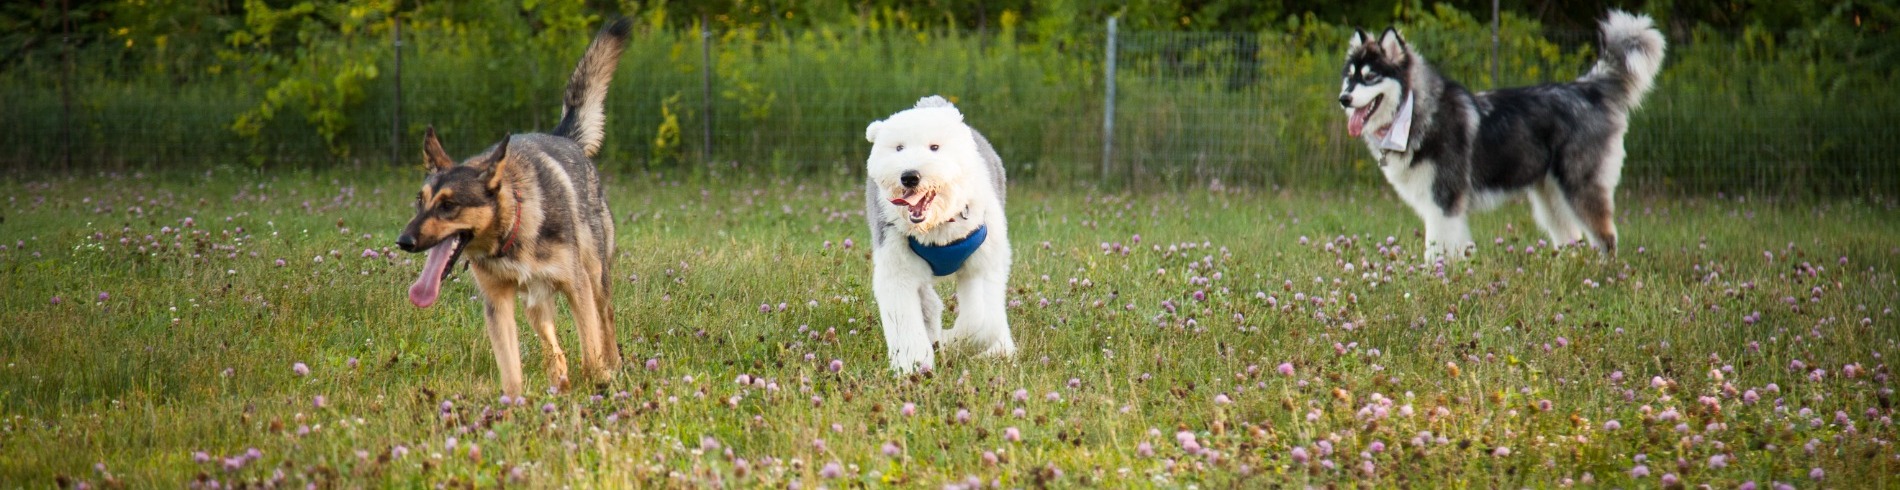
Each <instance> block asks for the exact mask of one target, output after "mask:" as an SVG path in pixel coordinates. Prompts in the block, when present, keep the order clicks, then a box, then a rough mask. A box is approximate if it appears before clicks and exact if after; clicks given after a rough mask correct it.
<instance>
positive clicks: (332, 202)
mask: <svg viewBox="0 0 1900 490" xmlns="http://www.w3.org/2000/svg"><path fill="white" fill-rule="evenodd" d="M417 177H418V176H416V175H411V174H408V173H400V174H398V173H379V172H370V173H343V172H337V173H318V174H309V173H293V174H271V173H262V174H257V173H251V172H249V171H242V172H235V173H234V172H231V171H226V170H217V171H210V172H205V173H193V174H179V175H164V176H142V175H114V174H86V175H62V176H57V177H33V178H22V177H12V178H10V179H9V180H6V181H0V194H4V195H5V196H6V201H5V203H4V204H3V205H0V218H3V219H4V221H0V238H3V240H0V242H3V244H4V245H5V248H4V249H3V250H0V282H4V283H5V287H0V311H4V312H5V313H4V322H3V323H4V326H3V327H0V328H3V329H4V333H0V486H5V487H36V488H44V487H47V486H52V485H56V484H58V485H67V484H77V483H79V482H85V483H88V484H90V485H92V486H95V487H98V486H111V485H113V484H122V485H123V486H125V487H128V488H147V487H161V488H163V487H178V486H186V485H209V484H210V483H212V482H216V483H218V484H219V485H221V486H225V487H229V486H233V485H238V484H278V485H279V486H286V485H287V486H297V487H302V486H305V485H306V484H308V483H315V484H317V485H318V486H319V487H322V486H337V487H345V488H349V487H383V486H402V487H420V486H424V485H436V484H446V485H447V486H451V487H461V486H470V485H472V486H482V487H487V486H496V485H510V486H514V485H526V486H532V487H552V486H570V485H571V486H577V487H597V486H606V487H621V486H633V485H638V486H713V485H714V484H715V482H716V483H719V484H725V485H736V486H772V487H786V486H794V485H796V486H803V487H808V488H809V487H815V486H822V487H834V488H836V487H856V486H870V487H883V486H928V487H939V486H949V485H964V484H969V483H978V482H981V483H983V484H1000V485H1001V486H1004V487H1034V486H1043V485H1045V484H1046V485H1050V486H1060V487H1067V486H1107V487H1121V486H1189V485H1202V486H1210V487H1229V486H1243V485H1244V486H1261V485H1267V484H1276V483H1277V484H1285V485H1289V486H1306V485H1317V486H1325V485H1331V484H1342V485H1351V484H1355V483H1358V482H1365V483H1369V484H1371V485H1376V486H1394V485H1413V486H1424V487H1438V486H1470V487H1503V486H1511V487H1516V486H1537V487H1547V486H1558V485H1567V484H1570V483H1578V484H1582V483H1587V482H1595V483H1596V484H1598V485H1604V486H1616V487H1654V486H1673V485H1685V486H1696V485H1701V484H1705V483H1706V484H1710V485H1712V486H1714V487H1718V488H1724V487H1735V486H1737V485H1740V484H1742V483H1743V482H1751V481H1752V482H1755V483H1756V484H1758V485H1760V486H1762V487H1764V488H1766V487H1768V486H1771V485H1772V484H1773V483H1774V482H1782V483H1788V484H1792V485H1794V486H1795V487H1799V488H1809V487H1836V486H1842V487H1866V486H1875V487H1877V486H1891V485H1894V482H1893V480H1891V478H1892V477H1891V475H1893V474H1896V472H1900V448H1896V447H1894V446H1893V444H1894V441H1895V440H1897V439H1900V431H1897V430H1896V429H1895V428H1894V426H1893V425H1892V417H1893V415H1894V408H1893V402H1894V395H1893V386H1894V380H1893V379H1892V378H1891V376H1892V373H1891V368H1890V367H1889V365H1888V362H1889V361H1888V359H1887V358H1888V356H1893V355H1900V345H1897V344H1896V343H1897V342H1900V328H1896V325H1900V318H1897V317H1896V316H1895V314H1894V311H1893V309H1894V308H1895V307H1896V306H1900V285H1896V265H1900V211H1897V209H1900V202H1896V201H1894V200H1892V199H1843V200H1837V201H1821V202H1780V201H1775V200H1762V199H1755V198H1742V197H1737V196H1725V197H1722V196H1707V197H1697V198H1672V197H1657V196H1650V195H1644V194H1642V193H1641V192H1634V193H1626V194H1625V195H1624V197H1623V199H1624V200H1623V203H1622V206H1621V212H1620V222H1621V227H1622V228H1621V229H1622V231H1623V237H1624V240H1623V242H1622V243H1623V244H1624V245H1623V246H1624V249H1623V250H1622V254H1621V255H1620V256H1618V257H1617V258H1616V259H1614V260H1609V261H1606V260H1602V259H1599V258H1598V257H1597V256H1596V254H1595V253H1594V252H1592V251H1587V250H1573V249H1566V250H1561V251H1554V250H1552V249H1551V248H1550V247H1549V246H1548V245H1547V244H1544V243H1541V241H1540V238H1541V236H1542V234H1541V232H1538V231H1536V230H1535V228H1534V225H1533V224H1532V223H1531V220H1530V218H1529V212H1528V210H1527V209H1526V208H1525V207H1524V206H1523V205H1521V204H1513V205H1508V206H1506V207H1504V208H1501V209H1499V210H1496V211H1493V212H1490V213H1487V214H1483V215H1480V216H1479V217H1478V218H1477V219H1476V220H1474V227H1475V230H1474V233H1475V236H1476V237H1477V238H1478V240H1479V242H1480V250H1479V255H1478V258H1477V259H1475V260H1472V261H1469V262H1463V263H1458V264H1453V265H1451V266H1448V267H1444V268H1442V269H1440V268H1435V267H1430V266H1425V265H1421V264H1417V263H1415V262H1416V259H1415V257H1416V256H1417V251H1418V250H1419V249H1420V246H1419V245H1420V244H1419V238H1418V235H1417V230H1418V229H1419V227H1418V224H1417V222H1416V219H1415V218H1414V217H1412V216H1411V213H1410V211H1408V210H1406V209H1404V208H1403V207H1402V205H1401V204H1399V203H1398V202H1397V201H1396V200H1395V199H1393V198H1392V197H1391V193H1390V191H1389V190H1387V189H1375V188H1368V189H1361V190H1353V191H1324V192H1322V191H1317V190H1311V191H1309V190H1235V189H1227V190H1196V191H1192V192H1173V193H1155V194H1137V195H1128V194H1119V193H1101V192H1095V191H1089V190H1086V189H1038V188H1017V189H1014V190H1012V193H1011V196H1010V197H1011V198H1010V203H1011V205H1012V206H1013V207H1012V209H1011V211H1012V215H1011V218H1012V221H1011V231H1012V233H1013V238H1014V239H1015V243H1014V244H1013V245H1014V247H1015V250H1016V264H1015V273H1014V275H1013V276H1012V283H1013V284H1012V289H1011V292H1010V300H1011V308H1010V310H1009V311H1010V315H1011V323H1012V324H1013V326H1014V331H1015V336H1016V340H1017V342H1018V344H1019V345H1020V347H1021V354H1020V357H1019V358H1017V359H1016V360H1014V361H1012V362H999V361H987V360H974V359H971V358H970V356H969V355H968V354H967V353H957V352H951V353H948V354H947V355H942V356H939V360H940V362H941V365H940V366H939V369H938V370H937V371H936V372H935V373H934V374H932V375H929V376H921V377H910V378H895V377H892V376H890V375H888V374H886V372H885V359H884V345H883V339H882V338H881V337H882V334H881V333H880V331H879V327H878V325H877V313H876V305H875V302H874V301H873V299H872V298H871V296H870V287H869V284H868V283H869V281H868V279H869V277H870V267H871V264H870V261H869V259H868V258H867V252H866V250H865V248H864V245H863V243H862V242H863V241H864V240H866V235H867V234H868V233H867V231H866V230H865V226H864V224H863V217H862V215H861V210H860V206H861V203H862V202H863V201H862V197H861V196H860V195H859V194H857V192H858V189H859V187H858V186H857V183H856V182H852V181H847V180H815V181H796V180H769V181H768V180H761V179H756V178H755V179H751V180H748V179H737V182H733V181H717V182H711V183H707V184H695V183H681V182H677V181H674V180H673V178H672V177H661V176H656V175H638V176H621V177H618V178H615V179H613V180H611V181H610V187H611V188H612V192H611V193H610V194H611V201H612V205H613V208H614V209H615V210H616V213H617V216H618V217H619V224H620V226H619V233H620V236H619V240H620V246H621V252H620V256H619V257H617V262H616V265H615V270H616V273H617V274H619V275H623V277H618V278H616V279H615V280H616V284H617V289H615V291H614V297H615V305H616V307H617V311H618V316H619V322H618V323H619V324H618V329H619V332H620V338H621V340H622V342H623V346H624V354H625V356H626V362H625V365H624V366H625V367H624V368H623V369H622V370H621V371H620V372H619V376H618V378H617V379H615V380H614V381H613V382H612V383H611V384H610V385H607V386H605V387H603V388H599V389H592V388H588V389H580V390H576V392H573V393H562V394H546V393H545V392H544V391H543V390H545V389H546V387H547V386H548V382H547V379H546V377H545V376H544V371H542V370H541V368H540V367H539V365H540V352H541V351H540V347H539V346H538V345H537V344H536V343H535V342H533V341H532V338H533V337H532V336H531V335H526V334H524V335H523V345H524V351H525V352H526V354H525V356H526V360H525V361H524V364H525V365H526V366H527V367H528V369H527V373H526V378H527V380H528V388H529V390H530V391H533V392H535V393H537V394H536V395H533V396H529V397H527V399H526V400H523V401H520V402H518V403H515V404H512V405H511V404H505V403H504V400H502V399H501V397H500V392H499V387H498V378H497V374H496V370H495V367H494V361H493V358H492V357H491V356H490V355H489V348H488V340H487V339H486V337H485V335H484V334H483V333H482V329H481V326H480V325H481V319H480V316H479V306H477V303H476V302H475V301H474V299H473V297H474V295H475V291H474V289H473V287H472V286H471V285H470V280H469V278H468V275H467V273H465V272H461V273H457V275H456V281H455V282H453V283H451V284H449V285H447V286H445V288H444V291H445V293H444V294H445V296H446V297H447V298H448V299H446V300H445V301H444V302H443V304H439V305H437V306H436V307H434V308H432V309H427V310H423V309H417V308H415V307H413V306H411V305H409V304H408V302H407V301H406V299H405V296H404V291H405V288H406V286H407V285H408V283H409V282H410V281H412V280H413V279H414V277H415V275H416V273H417V271H418V270H419V268H420V261H419V260H417V259H419V258H420V257H419V256H414V255H407V254H402V253H391V251H390V250H391V249H390V244H391V243H392V242H393V240H394V236H395V233H396V232H397V231H398V229H399V227H400V226H401V225H402V224H403V223H404V222H405V221H406V220H407V219H408V213H409V210H410V208H409V205H410V198H411V196H412V195H413V190H414V185H415V182H416V181H417ZM854 242H855V243H854ZM566 318H567V317H566V316H565V314H563V316H562V320H561V324H562V325H563V326H562V330H563V332H562V333H563V335H564V336H565V337H566V340H564V342H565V345H566V346H569V347H568V348H569V349H573V348H574V347H571V346H574V345H577V344H575V343H574V342H575V340H574V332H573V331H572V329H571V327H568V326H566V325H567V319H566ZM833 366H839V367H840V368H838V369H833Z"/></svg>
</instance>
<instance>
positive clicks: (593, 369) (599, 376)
mask: <svg viewBox="0 0 1900 490" xmlns="http://www.w3.org/2000/svg"><path fill="white" fill-rule="evenodd" d="M596 289H599V285H597V284H594V282H593V280H592V279H583V280H580V281H574V282H571V283H568V284H566V285H564V287H563V290H562V293H565V294H566V295H567V306H568V310H570V311H572V312H573V313H574V327H575V330H579V331H580V337H581V371H583V372H586V373H587V376H588V377H591V378H593V379H594V380H595V381H610V380H612V379H613V375H614V373H613V372H612V371H608V370H607V365H606V359H605V357H606V350H607V349H606V346H605V345H603V344H602V343H601V342H602V338H601V337H602V330H604V329H603V328H602V326H601V325H602V323H601V318H600V305H599V304H598V303H599V301H597V300H596V299H597V298H598V296H596V295H595V291H594V290H596Z"/></svg>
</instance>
